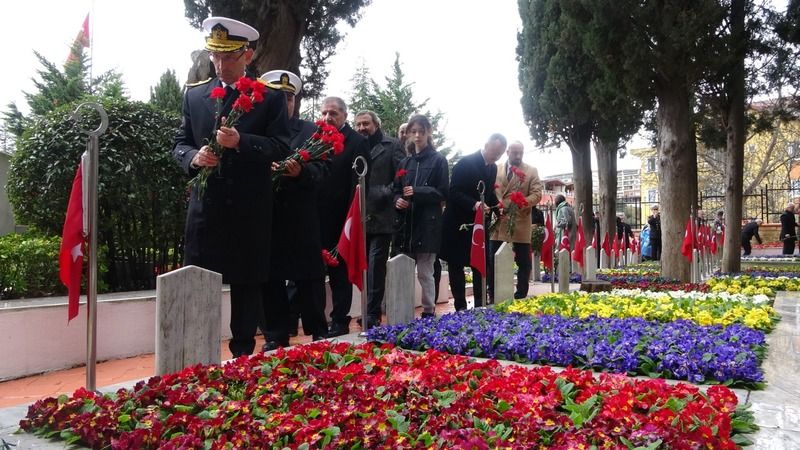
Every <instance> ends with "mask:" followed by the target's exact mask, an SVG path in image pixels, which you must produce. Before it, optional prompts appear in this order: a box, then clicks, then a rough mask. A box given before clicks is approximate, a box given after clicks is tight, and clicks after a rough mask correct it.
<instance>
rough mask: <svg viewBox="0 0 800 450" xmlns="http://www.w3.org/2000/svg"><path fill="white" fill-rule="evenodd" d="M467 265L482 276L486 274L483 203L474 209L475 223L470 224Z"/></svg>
mask: <svg viewBox="0 0 800 450" xmlns="http://www.w3.org/2000/svg"><path fill="white" fill-rule="evenodd" d="M469 265H470V266H472V267H474V268H475V270H477V271H478V272H479V273H480V274H481V276H482V277H485V276H486V231H485V230H484V229H483V204H481V205H480V206H478V209H476V210H475V224H473V225H472V245H471V246H470V249H469Z"/></svg>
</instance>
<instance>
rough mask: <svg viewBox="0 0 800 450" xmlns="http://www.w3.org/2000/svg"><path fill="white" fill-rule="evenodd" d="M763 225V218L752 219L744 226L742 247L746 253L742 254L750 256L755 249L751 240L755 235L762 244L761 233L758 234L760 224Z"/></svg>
mask: <svg viewBox="0 0 800 450" xmlns="http://www.w3.org/2000/svg"><path fill="white" fill-rule="evenodd" d="M759 225H761V219H754V220H750V222H748V223H747V224H746V225H745V226H743V227H742V248H743V249H744V253H743V254H742V256H749V255H750V252H752V251H753V246H752V245H751V244H750V240H751V239H753V236H755V238H756V240H757V241H758V243H759V244H761V235H759V234H758V226H759Z"/></svg>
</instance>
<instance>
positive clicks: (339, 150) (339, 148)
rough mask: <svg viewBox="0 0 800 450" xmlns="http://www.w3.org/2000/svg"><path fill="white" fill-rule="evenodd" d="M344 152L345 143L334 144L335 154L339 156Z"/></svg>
mask: <svg viewBox="0 0 800 450" xmlns="http://www.w3.org/2000/svg"><path fill="white" fill-rule="evenodd" d="M343 151H344V142H334V143H333V154H334V155H338V154H340V153H342V152H343Z"/></svg>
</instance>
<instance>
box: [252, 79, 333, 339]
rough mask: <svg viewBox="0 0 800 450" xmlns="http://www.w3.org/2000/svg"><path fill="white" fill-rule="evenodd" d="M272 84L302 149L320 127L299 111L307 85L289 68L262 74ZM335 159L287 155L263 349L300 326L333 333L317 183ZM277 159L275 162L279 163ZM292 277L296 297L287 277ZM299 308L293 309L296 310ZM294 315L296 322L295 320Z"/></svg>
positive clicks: (318, 334)
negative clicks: (327, 308)
mask: <svg viewBox="0 0 800 450" xmlns="http://www.w3.org/2000/svg"><path fill="white" fill-rule="evenodd" d="M261 79H262V80H263V81H265V82H266V83H267V86H268V87H270V88H274V89H278V90H281V91H283V93H284V95H285V96H286V107H287V110H288V111H289V115H290V116H291V117H292V118H291V119H290V120H289V128H290V130H291V134H292V140H291V142H290V145H289V146H290V148H291V149H292V150H297V149H301V148H303V144H305V142H306V141H307V140H308V139H309V138H310V137H311V135H312V134H314V132H315V131H317V126H316V125H314V124H313V123H311V122H308V121H305V120H302V119H300V118H298V117H294V109H295V95H296V94H297V93H299V92H300V90H302V88H303V83H302V81H301V80H300V77H298V76H297V75H295V74H294V73H292V72H289V71H285V70H273V71H270V72H267V73H265V74H264V75H262V76H261ZM330 164H331V163H330V161H329V160H326V161H319V160H316V161H308V162H304V163H302V164H301V163H300V162H298V161H288V162H287V163H286V169H287V171H286V173H284V174H283V175H282V176H281V177H280V178H279V179H278V182H277V184H274V186H275V203H274V208H273V211H274V212H273V220H272V262H271V265H270V278H269V283H268V284H269V288H268V295H267V297H268V298H267V301H268V302H270V303H271V304H272V305H273V306H272V308H271V310H272V312H273V314H272V315H270V316H267V317H266V327H267V330H265V341H266V342H265V343H264V346H263V347H262V350H263V351H269V350H274V349H276V348H278V347H280V346H287V345H289V332H290V329H291V328H292V327H294V328H296V327H297V318H298V316H299V317H301V318H302V320H303V330H304V332H305V334H306V335H308V336H312V337H313V339H314V340H319V339H322V338H324V337H325V335H326V334H327V333H328V326H327V322H326V321H325V266H324V264H323V260H322V257H321V252H322V243H321V241H320V229H319V213H318V212H317V195H318V194H317V188H318V186H319V185H320V184H321V183H322V181H323V180H324V179H325V177H327V176H328V172H329V170H330ZM275 166H277V163H273V169H275ZM287 281H291V282H292V289H293V294H294V295H292V298H291V302H290V300H289V291H288V289H287V285H286V282H287ZM292 310H294V311H296V314H292V313H291V311H292ZM292 321H293V323H292Z"/></svg>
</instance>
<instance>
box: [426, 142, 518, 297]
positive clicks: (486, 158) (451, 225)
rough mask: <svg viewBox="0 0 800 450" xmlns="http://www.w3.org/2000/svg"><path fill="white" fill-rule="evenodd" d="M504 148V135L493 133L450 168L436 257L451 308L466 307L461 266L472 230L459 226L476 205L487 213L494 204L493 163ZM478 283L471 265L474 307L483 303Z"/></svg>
mask: <svg viewBox="0 0 800 450" xmlns="http://www.w3.org/2000/svg"><path fill="white" fill-rule="evenodd" d="M505 150H506V138H505V137H504V136H503V135H502V134H493V135H491V136H490V137H489V140H488V141H487V142H486V144H485V145H484V146H483V149H482V150H479V151H477V152H475V153H473V154H471V155H469V156H465V157H464V158H461V159H460V160H459V161H458V162H457V163H456V165H455V166H454V167H453V174H452V176H451V177H450V192H449V195H448V196H447V206H446V207H445V210H444V218H443V224H442V249H441V254H440V255H439V256H440V257H441V258H442V259H443V260H445V261H447V268H448V273H449V275H450V290H451V291H452V292H453V300H454V301H455V308H456V310H458V311H461V310H464V309H466V308H467V300H466V291H465V279H464V267H465V266H467V265H469V259H470V258H469V255H470V247H471V245H472V229H471V228H468V229H462V227H461V225H464V224H470V223H473V222H474V220H475V211H476V210H477V209H478V208H483V209H484V211H485V212H486V213H487V214H488V213H489V212H490V210H491V208H496V207H497V204H498V201H497V196H496V195H495V192H494V183H495V178H496V177H497V166H496V165H495V163H496V162H497V160H498V159H500V157H501V156H502V155H503V152H505ZM479 181H483V183H484V185H485V203H484V204H483V205H481V201H480V193H479V192H478V189H477V186H478V182H479ZM484 223H485V224H486V226H487V227H488V221H487V220H484ZM487 235H488V233H487ZM486 247H487V248H488V247H489V246H488V245H487V246H486ZM487 257H488V255H487ZM487 266H488V265H487ZM481 282H482V279H481V275H480V273H478V271H477V270H475V268H473V269H472V286H473V288H472V289H473V296H474V297H475V306H483V292H482V290H481Z"/></svg>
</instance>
